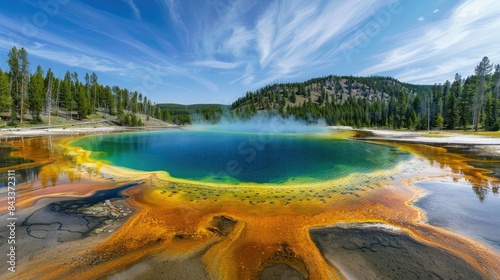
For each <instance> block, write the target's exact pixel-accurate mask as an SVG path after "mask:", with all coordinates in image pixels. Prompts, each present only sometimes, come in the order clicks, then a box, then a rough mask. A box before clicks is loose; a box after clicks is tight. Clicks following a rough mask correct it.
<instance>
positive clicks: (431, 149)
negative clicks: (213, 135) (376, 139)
mask: <svg viewBox="0 0 500 280" xmlns="http://www.w3.org/2000/svg"><path fill="white" fill-rule="evenodd" d="M392 144H394V143H392ZM395 145H397V146H399V147H402V148H403V149H407V150H411V151H412V152H413V153H416V154H419V155H421V156H424V157H425V158H427V159H428V161H429V164H430V165H432V166H439V168H441V169H450V170H451V171H452V172H453V173H455V174H457V175H459V176H458V177H455V178H454V180H457V181H458V179H459V178H463V179H465V180H466V181H467V182H468V183H469V184H470V185H471V187H472V190H473V192H474V194H475V195H476V196H477V198H478V199H479V200H480V201H483V200H484V199H485V198H486V197H487V196H488V195H489V194H490V193H491V194H493V195H494V196H498V195H499V186H500V177H498V176H497V174H499V173H500V156H494V155H492V154H487V153H486V152H484V151H482V150H479V149H477V148H476V147H474V146H471V145H461V146H456V145H455V146H445V145H444V146H443V145H441V146H431V145H422V144H407V143H398V144H395ZM479 151H482V152H479ZM492 169H493V171H492Z"/></svg>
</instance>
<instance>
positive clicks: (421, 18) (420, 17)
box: [417, 16, 425, 22]
mask: <svg viewBox="0 0 500 280" xmlns="http://www.w3.org/2000/svg"><path fill="white" fill-rule="evenodd" d="M417 20H418V21H419V22H422V21H425V18H424V16H419V17H418V18H417Z"/></svg>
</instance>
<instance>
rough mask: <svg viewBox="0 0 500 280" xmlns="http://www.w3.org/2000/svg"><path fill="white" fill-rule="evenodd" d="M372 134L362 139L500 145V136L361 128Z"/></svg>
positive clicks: (361, 130)
mask: <svg viewBox="0 0 500 280" xmlns="http://www.w3.org/2000/svg"><path fill="white" fill-rule="evenodd" d="M357 131H360V132H366V133H368V134H371V135H367V136H362V137H359V138H358V139H362V140H382V141H391V142H408V143H416V144H417V143H418V144H450V145H452V144H456V145H500V137H494V136H488V135H477V134H469V133H464V132H459V131H430V132H429V131H398V130H376V129H359V130H357Z"/></svg>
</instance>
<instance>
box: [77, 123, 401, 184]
mask: <svg viewBox="0 0 500 280" xmlns="http://www.w3.org/2000/svg"><path fill="white" fill-rule="evenodd" d="M71 145H73V146H79V147H82V148H83V149H85V150H89V151H92V152H93V153H92V155H91V158H93V159H96V160H105V161H108V162H109V163H111V164H113V165H117V166H122V167H127V168H131V169H136V170H144V171H159V170H163V171H167V172H168V173H169V174H170V175H171V176H173V177H177V178H184V179H191V180H197V181H205V182H224V183H228V182H233V183H237V182H254V183H282V182H285V181H289V182H292V183H293V182H294V181H297V182H299V181H300V182H315V181H324V180H328V179H335V178H339V177H343V176H346V175H348V174H350V173H352V172H371V171H375V170H378V169H388V168H391V167H393V166H394V165H395V164H396V163H397V162H399V161H400V160H403V159H407V158H409V156H410V155H409V154H407V153H403V152H401V151H399V150H397V149H395V148H392V147H388V146H383V145H376V144H370V143H363V142H359V141H349V140H334V139H327V138H326V137H321V136H317V135H304V134H286V135H285V134H262V133H261V134H259V133H237V132H220V131H218V132H211V131H185V130H170V131H161V132H142V133H126V134H108V135H98V136H91V137H85V138H81V139H77V140H75V141H73V142H72V143H71Z"/></svg>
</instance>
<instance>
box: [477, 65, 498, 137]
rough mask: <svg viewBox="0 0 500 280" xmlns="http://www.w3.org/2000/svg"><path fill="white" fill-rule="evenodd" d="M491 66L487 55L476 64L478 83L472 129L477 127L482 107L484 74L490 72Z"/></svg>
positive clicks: (484, 83) (484, 84)
mask: <svg viewBox="0 0 500 280" xmlns="http://www.w3.org/2000/svg"><path fill="white" fill-rule="evenodd" d="M492 68H493V66H492V65H491V63H490V60H489V59H488V57H487V56H485V57H483V59H482V60H481V62H480V63H479V64H478V65H477V66H476V69H475V73H476V75H477V76H479V84H478V86H477V94H476V98H475V99H474V111H473V112H474V115H473V126H474V130H475V131H477V130H478V128H479V121H480V119H481V110H482V108H483V99H484V98H483V95H484V90H485V86H486V76H487V75H489V74H490V73H491V70H492Z"/></svg>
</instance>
